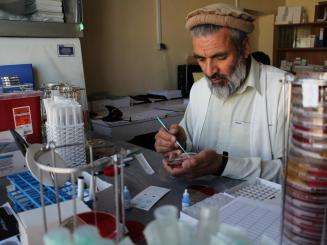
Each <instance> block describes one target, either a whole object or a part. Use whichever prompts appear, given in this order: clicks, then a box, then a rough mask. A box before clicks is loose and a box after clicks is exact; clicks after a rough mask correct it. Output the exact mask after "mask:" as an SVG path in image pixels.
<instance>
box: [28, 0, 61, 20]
mask: <svg viewBox="0 0 327 245" xmlns="http://www.w3.org/2000/svg"><path fill="white" fill-rule="evenodd" d="M34 1H35V6H36V11H37V12H36V13H35V14H33V15H32V17H31V19H32V20H35V21H46V22H64V14H63V11H62V0H34Z"/></svg>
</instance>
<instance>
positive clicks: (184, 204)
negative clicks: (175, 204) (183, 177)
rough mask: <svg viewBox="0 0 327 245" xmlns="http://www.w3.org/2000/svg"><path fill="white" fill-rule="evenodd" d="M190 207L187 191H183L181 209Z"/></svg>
mask: <svg viewBox="0 0 327 245" xmlns="http://www.w3.org/2000/svg"><path fill="white" fill-rule="evenodd" d="M190 205H191V204H190V194H189V193H188V192H187V189H185V191H184V194H183V198H182V207H183V208H184V207H189V206H190Z"/></svg>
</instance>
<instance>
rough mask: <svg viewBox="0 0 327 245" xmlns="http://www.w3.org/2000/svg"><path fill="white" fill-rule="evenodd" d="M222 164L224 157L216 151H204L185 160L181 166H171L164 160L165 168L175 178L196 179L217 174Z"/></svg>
mask: <svg viewBox="0 0 327 245" xmlns="http://www.w3.org/2000/svg"><path fill="white" fill-rule="evenodd" d="M221 163H222V155H220V154H218V153H217V152H215V151H214V150H203V151H201V152H200V153H198V154H197V155H195V156H191V157H189V158H187V159H185V160H184V161H183V162H182V164H181V166H178V167H172V166H169V163H168V161H166V160H163V165H164V168H165V169H166V170H167V171H168V172H169V173H171V175H172V176H174V177H185V178H189V179H192V178H196V177H200V176H204V175H209V174H217V173H218V170H219V168H220V166H221Z"/></svg>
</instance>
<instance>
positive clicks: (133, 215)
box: [0, 142, 240, 226]
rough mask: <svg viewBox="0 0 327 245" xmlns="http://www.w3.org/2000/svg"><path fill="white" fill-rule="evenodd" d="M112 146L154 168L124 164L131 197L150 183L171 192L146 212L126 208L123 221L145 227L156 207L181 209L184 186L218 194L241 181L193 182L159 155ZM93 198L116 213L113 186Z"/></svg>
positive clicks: (1, 187)
mask: <svg viewBox="0 0 327 245" xmlns="http://www.w3.org/2000/svg"><path fill="white" fill-rule="evenodd" d="M114 145H115V146H119V147H124V148H126V149H138V150H139V151H140V152H142V153H143V154H144V156H145V158H146V159H147V161H148V162H149V164H150V165H151V167H152V168H153V170H154V171H155V173H154V174H153V175H148V174H147V173H146V172H145V171H144V170H143V168H142V167H141V165H140V164H139V163H138V161H137V160H136V159H133V160H132V161H130V162H128V164H127V166H126V167H125V168H124V177H125V178H124V181H125V185H126V186H127V187H128V189H129V191H130V194H131V197H134V196H135V195H137V194H138V193H140V192H141V191H143V190H144V189H145V188H147V187H148V186H151V185H153V186H158V187H164V188H168V189H170V191H169V192H168V193H167V194H166V195H165V196H164V197H163V198H162V199H161V200H159V201H158V202H157V203H156V204H155V205H154V206H153V207H152V208H151V209H150V210H149V211H144V210H140V209H137V208H131V209H129V210H127V211H126V221H138V222H140V223H141V224H143V225H144V226H146V225H147V224H148V223H149V222H150V221H152V220H153V219H154V215H153V212H154V210H155V209H156V208H157V207H160V206H162V205H168V204H169V205H174V206H176V207H177V208H178V209H179V210H181V199H182V194H183V192H184V190H185V188H189V187H190V186H193V187H195V189H197V188H199V187H208V189H211V190H214V192H215V193H218V192H221V191H224V190H226V189H229V188H231V187H233V186H235V185H237V184H239V183H240V181H239V180H232V179H228V178H224V177H217V176H206V177H202V178H198V179H195V180H192V181H189V180H185V179H180V178H174V177H172V176H170V174H169V173H167V172H166V171H165V170H164V168H163V166H162V156H161V155H160V154H158V153H156V152H154V151H151V150H148V149H145V148H142V147H139V146H136V145H133V144H130V143H126V142H116V143H115V144H114ZM99 177H100V178H101V179H103V180H105V181H108V182H109V183H111V184H113V183H114V178H113V177H107V176H104V175H100V176H99ZM8 184H9V181H8V180H7V179H6V178H5V177H3V178H0V195H1V196H0V204H3V203H5V202H7V201H9V199H8V198H7V195H6V185H8ZM207 196H208V195H207V193H206V194H204V192H201V191H200V192H199V191H194V192H192V190H191V191H190V197H191V201H200V200H201V199H204V198H205V197H207ZM96 197H97V210H99V211H108V212H110V213H112V214H114V213H115V202H114V188H113V187H112V186H111V187H110V188H108V189H106V190H103V191H101V192H98V193H97V194H96Z"/></svg>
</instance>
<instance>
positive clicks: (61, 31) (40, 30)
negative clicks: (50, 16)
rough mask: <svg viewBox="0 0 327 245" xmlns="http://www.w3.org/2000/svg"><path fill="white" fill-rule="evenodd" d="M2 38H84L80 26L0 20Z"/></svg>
mask: <svg viewBox="0 0 327 245" xmlns="http://www.w3.org/2000/svg"><path fill="white" fill-rule="evenodd" d="M0 36H2V37H63V38H68V37H72V38H74V37H76V38H79V37H83V32H82V31H80V28H79V24H68V23H53V22H36V21H35V22H27V21H11V20H0Z"/></svg>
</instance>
